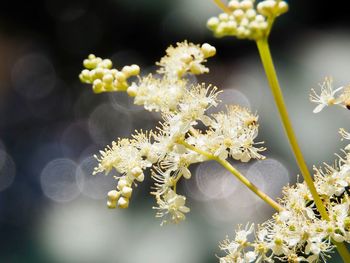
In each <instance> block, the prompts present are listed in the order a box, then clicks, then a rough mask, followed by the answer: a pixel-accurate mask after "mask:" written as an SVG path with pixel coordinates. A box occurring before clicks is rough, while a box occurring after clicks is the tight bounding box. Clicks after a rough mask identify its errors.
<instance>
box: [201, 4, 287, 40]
mask: <svg viewBox="0 0 350 263" xmlns="http://www.w3.org/2000/svg"><path fill="white" fill-rule="evenodd" d="M254 2H255V0H242V1H239V0H231V1H229V2H228V6H227V7H228V10H229V12H226V13H221V14H220V15H219V16H218V17H211V18H210V19H209V20H208V22H207V26H208V28H209V29H210V30H212V31H213V32H214V35H215V36H216V37H223V36H235V37H237V38H244V39H252V40H258V39H260V38H262V37H264V36H267V35H268V33H269V30H270V28H271V26H272V23H273V20H274V19H275V18H276V17H277V16H280V15H282V14H283V13H285V12H287V11H288V4H287V3H286V2H285V1H282V0H264V1H261V2H259V3H258V4H257V6H255V5H254Z"/></svg>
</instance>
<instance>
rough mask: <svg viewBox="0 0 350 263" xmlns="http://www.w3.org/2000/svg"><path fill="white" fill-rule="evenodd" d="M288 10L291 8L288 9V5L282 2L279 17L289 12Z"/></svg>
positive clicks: (279, 7) (279, 6) (279, 4)
mask: <svg viewBox="0 0 350 263" xmlns="http://www.w3.org/2000/svg"><path fill="white" fill-rule="evenodd" d="M288 9H289V7H288V4H287V3H286V2H284V1H281V2H279V3H278V12H279V15H281V14H284V13H286V12H288Z"/></svg>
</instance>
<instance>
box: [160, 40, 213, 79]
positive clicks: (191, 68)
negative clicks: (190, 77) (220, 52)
mask: <svg viewBox="0 0 350 263" xmlns="http://www.w3.org/2000/svg"><path fill="white" fill-rule="evenodd" d="M215 54H216V49H215V47H213V46H211V45H209V44H208V43H204V44H203V45H202V46H200V45H195V44H193V43H188V42H187V41H184V42H181V43H177V46H176V47H173V46H170V47H168V48H167V50H166V56H164V57H162V59H161V60H160V61H159V62H157V65H158V66H160V69H159V70H158V73H161V74H164V75H166V76H167V77H168V78H170V79H179V78H181V77H183V76H184V75H185V74H186V73H191V74H194V75H198V74H203V73H207V72H209V69H208V68H206V67H205V66H204V65H203V64H202V63H203V62H206V59H207V58H209V57H212V56H214V55H215Z"/></svg>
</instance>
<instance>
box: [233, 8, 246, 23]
mask: <svg viewBox="0 0 350 263" xmlns="http://www.w3.org/2000/svg"><path fill="white" fill-rule="evenodd" d="M233 16H234V17H235V18H236V19H237V20H241V19H242V18H243V17H244V11H243V10H242V9H237V10H235V11H234V12H233Z"/></svg>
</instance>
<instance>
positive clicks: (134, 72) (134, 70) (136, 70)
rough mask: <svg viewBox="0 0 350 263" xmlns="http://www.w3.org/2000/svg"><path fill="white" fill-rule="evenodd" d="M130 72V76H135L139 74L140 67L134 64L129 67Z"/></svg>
mask: <svg viewBox="0 0 350 263" xmlns="http://www.w3.org/2000/svg"><path fill="white" fill-rule="evenodd" d="M130 68H131V70H130V75H131V76H136V75H138V74H140V67H139V66H138V65H136V64H133V65H131V66H130Z"/></svg>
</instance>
